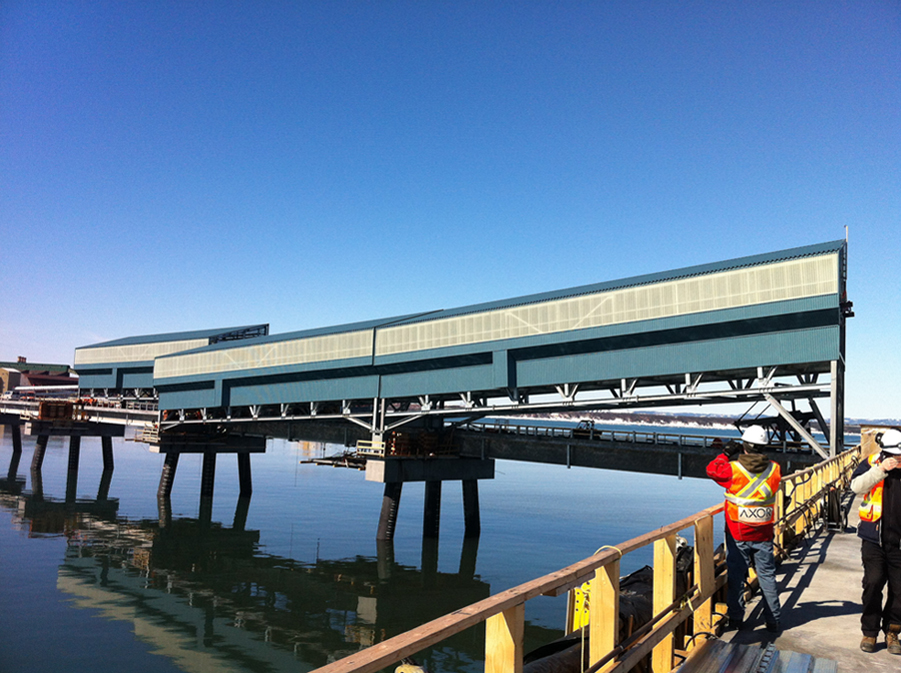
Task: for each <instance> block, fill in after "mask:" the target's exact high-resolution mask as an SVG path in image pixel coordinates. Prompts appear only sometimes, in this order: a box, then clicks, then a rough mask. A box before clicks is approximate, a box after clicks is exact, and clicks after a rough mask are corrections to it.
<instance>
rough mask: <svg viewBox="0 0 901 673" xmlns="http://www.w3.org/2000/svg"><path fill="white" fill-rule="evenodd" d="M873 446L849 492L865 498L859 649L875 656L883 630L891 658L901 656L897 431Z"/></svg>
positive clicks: (860, 531) (900, 438) (900, 450)
mask: <svg viewBox="0 0 901 673" xmlns="http://www.w3.org/2000/svg"><path fill="white" fill-rule="evenodd" d="M876 444H877V445H878V448H879V451H877V452H875V453H873V454H872V455H871V456H869V458H867V459H866V460H862V461H861V462H860V465H858V466H857V469H856V470H855V471H854V474H853V475H851V490H852V491H854V492H855V493H856V494H857V495H863V494H866V495H864V498H863V502H862V503H861V505H860V510H859V514H860V525H859V526H858V527H857V535H858V536H859V537H860V538H861V547H860V555H861V558H862V560H863V596H862V600H861V603H862V607H863V609H862V614H861V616H860V629H861V631H863V639H862V640H861V641H860V649H862V650H863V651H864V652H875V651H876V637H877V636H878V635H879V631H880V630H882V631H883V632H884V633H885V647H886V649H887V650H888V651H889V653H891V654H901V642H899V640H898V637H899V634H901V432H899V431H898V430H887V431H885V432H881V433H879V434H877V435H876ZM886 584H888V596H887V597H886V600H885V603H884V604H883V600H882V590H883V589H884V588H885V585H886Z"/></svg>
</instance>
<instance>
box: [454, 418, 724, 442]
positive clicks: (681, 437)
mask: <svg viewBox="0 0 901 673" xmlns="http://www.w3.org/2000/svg"><path fill="white" fill-rule="evenodd" d="M461 427H462V429H464V430H473V431H475V432H497V433H505V434H513V435H524V436H529V437H560V438H565V439H588V440H599V441H607V442H631V443H633V444H654V445H672V446H693V447H698V448H709V447H711V446H712V445H713V443H714V441H715V440H717V439H718V440H719V441H722V440H723V438H722V437H711V436H707V435H693V434H689V433H681V432H680V433H674V432H651V431H640V430H638V431H636V430H615V429H611V428H597V427H595V428H578V427H558V426H550V425H536V424H527V423H510V422H507V421H472V422H470V423H467V424H466V425H463V426H461ZM736 439H737V438H736Z"/></svg>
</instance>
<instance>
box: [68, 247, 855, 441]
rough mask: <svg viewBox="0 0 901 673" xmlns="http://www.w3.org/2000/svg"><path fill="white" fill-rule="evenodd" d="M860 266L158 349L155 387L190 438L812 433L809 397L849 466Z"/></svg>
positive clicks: (702, 273)
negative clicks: (801, 423)
mask: <svg viewBox="0 0 901 673" xmlns="http://www.w3.org/2000/svg"><path fill="white" fill-rule="evenodd" d="M846 265H847V247H846V242H845V241H833V242H829V243H822V244H817V245H810V246H805V247H801V248H794V249H790V250H783V251H779V252H773V253H769V254H763V255H755V256H751V257H743V258H739V259H732V260H727V261H724V262H718V263H713V264H705V265H701V266H694V267H688V268H682V269H677V270H674V271H669V272H664V273H657V274H651V275H645V276H638V277H634V278H626V279H623V280H617V281H610V282H604V283H598V284H594V285H587V286H582V287H575V288H570V289H566V290H560V291H557V292H548V293H544V294H539V295H531V296H526V297H518V298H515V299H509V300H505V301H498V302H493V303H488V304H479V305H474V306H466V307H462V308H456V309H449V310H437V311H430V312H425V313H417V314H412V315H406V316H399V317H394V318H386V319H383V320H374V321H369V322H363V323H354V324H349V325H341V326H337V327H333V328H325V329H317V330H310V331H304V332H294V333H289V334H278V335H267V336H258V337H253V338H248V339H242V340H238V341H222V342H219V343H213V344H211V345H204V346H203V347H201V348H195V349H191V350H184V349H179V352H171V353H157V354H155V355H154V359H153V360H152V362H153V381H152V383H153V387H154V388H155V389H156V390H157V392H158V394H159V402H160V408H161V409H162V410H166V411H167V412H168V413H167V414H166V416H167V417H168V418H169V422H170V423H171V424H173V425H189V424H203V423H207V424H208V423H216V424H219V425H222V424H230V425H233V426H234V425H239V424H242V423H244V424H247V423H254V424H257V423H260V422H265V421H273V422H277V421H293V422H299V421H303V420H309V419H317V420H328V419H333V420H341V419H343V420H345V421H350V422H353V423H356V424H358V425H361V426H363V427H365V428H366V429H367V430H368V431H370V432H371V434H372V437H373V439H374V440H380V439H381V438H382V437H383V436H384V435H385V433H387V432H388V431H391V430H393V429H396V428H400V427H402V426H410V425H412V424H415V425H423V426H429V425H430V424H434V423H443V422H444V420H445V419H448V418H452V419H465V420H472V419H475V418H479V417H483V416H487V415H491V416H500V415H504V414H519V413H530V412H539V411H566V410H568V411H574V410H579V409H615V408H633V409H634V408H648V407H660V406H667V407H672V406H676V405H699V404H713V403H717V404H720V403H735V402H754V401H765V402H767V403H768V404H770V406H772V407H773V408H774V409H776V410H777V412H779V414H781V415H784V416H785V418H786V421H787V422H789V423H796V424H797V420H796V414H794V413H793V408H794V407H795V405H796V403H797V402H798V401H803V402H804V403H805V404H809V405H810V407H811V412H810V413H812V414H813V416H815V417H816V418H817V420H818V421H819V422H820V423H821V425H822V426H823V427H825V426H826V423H825V420H824V414H822V413H820V409H819V407H818V406H817V404H816V402H815V400H816V399H817V398H823V397H827V398H830V405H831V408H830V412H831V413H830V414H829V415H830V416H831V419H832V420H833V423H832V426H831V428H829V432H828V433H827V437H828V440H829V447H828V452H829V453H834V452H835V451H836V450H837V449H839V448H840V446H841V438H842V434H843V427H842V418H843V403H842V399H843V379H844V342H845V338H844V334H845V329H844V326H845V318H846V317H847V315H848V314H849V310H848V307H849V306H850V304H849V303H848V302H847V300H846V295H845V280H846ZM110 345H111V344H107V347H108V346H110ZM145 361H146V360H145ZM76 364H78V358H77V357H76ZM105 367H107V368H113V369H114V368H115V367H114V365H111V364H110V363H106V364H105ZM79 370H81V367H79ZM95 376H99V375H98V374H95ZM163 425H164V426H165V425H166V423H165V422H164V424H163ZM800 430H803V431H804V432H805V433H807V431H806V429H805V428H800ZM807 438H809V441H810V442H812V446H814V447H815V448H817V449H818V450H820V451H822V452H824V453H826V452H827V450H826V449H824V448H822V447H820V445H819V444H818V443H817V442H815V441H814V440H813V438H812V437H809V433H807V434H806V435H805V439H807Z"/></svg>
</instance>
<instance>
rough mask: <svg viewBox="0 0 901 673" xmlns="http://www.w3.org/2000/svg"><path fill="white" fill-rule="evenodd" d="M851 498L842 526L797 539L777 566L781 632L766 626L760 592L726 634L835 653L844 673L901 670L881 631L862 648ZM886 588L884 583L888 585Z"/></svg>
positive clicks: (736, 639)
mask: <svg viewBox="0 0 901 673" xmlns="http://www.w3.org/2000/svg"><path fill="white" fill-rule="evenodd" d="M858 503H859V498H855V499H854V501H853V503H851V507H850V511H849V513H848V526H847V527H845V529H844V531H838V530H823V531H821V532H820V533H819V534H818V535H816V536H815V537H808V538H807V539H806V540H805V541H801V542H799V543H798V544H797V546H796V547H795V549H793V550H792V552H791V553H790V557H789V558H788V559H786V560H785V561H783V563H782V565H781V566H780V568H779V569H778V572H777V577H778V580H779V597H780V599H781V601H782V627H783V631H782V633H781V634H778V635H777V634H772V633H769V632H768V631H767V630H766V629H765V628H764V619H763V608H762V606H761V604H760V596H759V593H758V594H756V595H755V596H754V598H753V599H752V600H751V602H750V604H749V605H748V609H747V610H746V612H745V626H744V628H742V629H741V630H740V631H734V632H731V633H727V634H725V635H724V638H723V639H724V640H728V641H730V642H733V643H741V644H752V643H759V644H767V643H770V642H775V645H776V648H777V649H778V650H780V651H789V652H800V653H803V654H811V655H813V656H815V657H818V658H826V659H832V660H834V661H836V662H837V663H838V670H839V671H840V673H868V672H878V671H893V672H899V671H901V656H898V655H892V654H889V653H888V651H886V649H885V642H884V640H883V637H882V636H881V635H880V637H879V639H878V641H877V645H876V651H875V652H874V653H872V654H866V653H865V652H862V651H861V649H860V639H861V637H862V635H863V634H862V633H861V631H860V595H861V581H862V578H863V566H862V564H861V560H860V538H859V537H857V523H858V521H859V520H858V517H857V506H858ZM887 589H888V588H887V587H886V590H887Z"/></svg>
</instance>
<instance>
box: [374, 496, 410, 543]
mask: <svg viewBox="0 0 901 673" xmlns="http://www.w3.org/2000/svg"><path fill="white" fill-rule="evenodd" d="M403 487H404V485H403V482H399V481H397V482H388V483H386V484H385V495H384V496H383V497H382V513H381V514H380V515H379V530H378V532H377V533H376V535H375V539H376V540H393V539H394V526H395V524H396V523H397V509H398V507H400V494H401V491H402V490H403Z"/></svg>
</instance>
